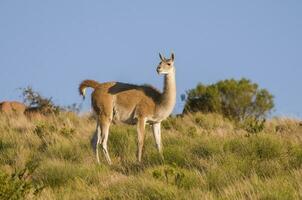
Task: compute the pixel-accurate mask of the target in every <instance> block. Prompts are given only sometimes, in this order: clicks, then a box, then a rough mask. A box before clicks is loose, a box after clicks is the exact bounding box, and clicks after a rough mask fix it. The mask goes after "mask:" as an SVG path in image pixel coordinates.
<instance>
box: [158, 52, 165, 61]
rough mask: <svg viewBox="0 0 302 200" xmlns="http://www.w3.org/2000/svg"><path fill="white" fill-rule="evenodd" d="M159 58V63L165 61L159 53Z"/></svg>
mask: <svg viewBox="0 0 302 200" xmlns="http://www.w3.org/2000/svg"><path fill="white" fill-rule="evenodd" d="M159 58H160V59H161V61H165V58H164V57H163V56H162V55H161V54H160V53H159Z"/></svg>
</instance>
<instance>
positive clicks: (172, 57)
mask: <svg viewBox="0 0 302 200" xmlns="http://www.w3.org/2000/svg"><path fill="white" fill-rule="evenodd" d="M171 60H172V61H174V53H171Z"/></svg>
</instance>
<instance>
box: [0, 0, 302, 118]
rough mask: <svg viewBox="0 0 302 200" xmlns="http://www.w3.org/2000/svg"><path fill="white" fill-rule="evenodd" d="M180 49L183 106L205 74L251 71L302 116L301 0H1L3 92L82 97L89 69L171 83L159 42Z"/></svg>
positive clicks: (94, 74) (212, 78) (279, 103)
mask: <svg viewBox="0 0 302 200" xmlns="http://www.w3.org/2000/svg"><path fill="white" fill-rule="evenodd" d="M172 50H173V51H174V52H175V57H176V60H175V66H176V73H177V91H178V102H177V105H176V109H175V112H180V111H181V110H182V103H181V101H180V95H181V94H182V93H184V92H185V91H186V90H188V89H190V88H193V87H195V86H196V84H197V83H198V82H202V83H205V84H210V83H214V82H216V81H218V80H222V79H227V78H236V79H239V78H242V77H245V78H248V79H251V80H252V81H253V82H256V83H258V84H259V85H260V87H262V88H266V89H268V90H269V91H270V92H271V93H272V94H273V95H274V96H275V103H276V107H275V111H274V114H275V115H282V116H284V115H286V116H294V117H299V118H302V94H301V91H302V89H301V86H302V1H301V0H288V1H284V0H253V1H248V0H229V1H224V0H220V1H219V0H217V1H210V0H206V1H204V0H196V1H189V0H188V1H175V0H174V1H172V0H171V1H160V0H152V1H142V0H137V1H131V0H129V1H115V0H95V1H92V0H91V1H83V0H81V1H80V0H56V1H55V0H46V1H41V0H27V1H22V0H19V1H16V0H1V1H0V70H1V71H0V91H1V93H0V101H1V100H21V97H20V90H18V88H20V87H26V86H32V87H33V89H34V90H37V91H39V92H41V94H42V95H44V96H46V97H53V100H54V101H55V102H56V103H58V104H60V105H70V104H72V103H81V102H82V100H81V98H80V97H79V95H78V91H77V88H78V84H79V83H80V81H81V80H83V79H87V78H89V79H95V80H98V81H100V82H104V81H111V80H118V81H123V82H129V83H136V84H143V83H149V84H152V85H154V86H156V87H158V88H160V89H161V88H162V84H163V80H162V79H163V77H160V76H158V75H157V73H156V71H155V68H156V66H157V64H158V62H159V58H158V52H162V53H164V54H165V55H167V56H168V55H169V53H170V51H172ZM88 99H89V98H88ZM89 106H90V102H89V100H86V101H85V102H84V110H85V109H86V110H88V109H89Z"/></svg>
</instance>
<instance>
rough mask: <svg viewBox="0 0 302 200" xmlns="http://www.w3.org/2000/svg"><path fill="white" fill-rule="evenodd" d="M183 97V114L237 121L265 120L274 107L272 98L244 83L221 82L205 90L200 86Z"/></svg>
mask: <svg viewBox="0 0 302 200" xmlns="http://www.w3.org/2000/svg"><path fill="white" fill-rule="evenodd" d="M187 96H188V98H187V100H186V104H185V107H184V111H183V112H184V113H188V112H198V111H201V112H204V113H209V112H215V113H221V114H223V115H224V116H226V117H228V118H230V119H234V120H237V121H244V120H245V119H247V118H248V117H254V118H257V119H258V118H261V117H265V115H266V114H267V113H268V112H269V111H270V110H271V109H272V108H273V107H274V102H273V96H272V95H271V94H270V93H269V92H268V91H267V90H265V89H259V88H258V85H257V84H255V83H252V82H251V81H250V80H247V79H241V80H239V81H237V80H234V79H230V80H224V81H219V82H217V83H215V84H212V85H208V86H207V85H203V84H201V83H200V84H198V85H197V86H196V88H194V89H191V90H189V91H188V92H187Z"/></svg>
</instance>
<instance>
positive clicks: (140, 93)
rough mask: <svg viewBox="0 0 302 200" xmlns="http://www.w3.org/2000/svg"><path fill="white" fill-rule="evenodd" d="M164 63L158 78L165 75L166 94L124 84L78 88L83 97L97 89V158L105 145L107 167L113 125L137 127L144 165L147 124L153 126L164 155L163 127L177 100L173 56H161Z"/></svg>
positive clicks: (94, 98) (85, 83)
mask: <svg viewBox="0 0 302 200" xmlns="http://www.w3.org/2000/svg"><path fill="white" fill-rule="evenodd" d="M160 58H161V62H160V64H159V66H158V67H157V72H158V73H159V74H164V76H165V81H164V90H163V92H162V93H161V92H159V91H158V90H157V89H155V88H153V87H152V86H149V85H133V84H128V83H121V82H106V83H98V82H97V81H94V80H84V81H83V82H82V83H81V84H80V86H79V92H80V95H82V96H83V97H84V96H85V89H86V87H91V88H93V89H94V91H93V93H92V94H91V103H92V107H93V110H94V111H95V113H96V115H97V124H98V125H97V129H96V134H97V135H98V136H97V140H98V141H97V143H96V146H95V150H96V153H97V160H98V162H99V158H98V144H99V143H102V145H103V151H104V153H105V156H106V159H107V161H108V163H111V160H110V157H109V154H108V150H107V139H108V131H109V126H110V123H111V122H112V121H113V122H124V123H127V124H137V132H138V160H139V161H141V155H142V148H143V143H144V130H145V124H146V123H149V124H151V125H152V126H153V133H154V137H155V139H156V144H157V147H158V150H159V151H160V152H161V144H160V143H161V139H160V123H161V121H162V120H164V119H165V118H167V117H168V116H169V115H170V113H171V112H172V110H173V107H174V105H175V99H176V86H175V69H174V65H173V64H174V55H173V54H172V56H171V59H165V58H163V57H162V56H161V55H160Z"/></svg>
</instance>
